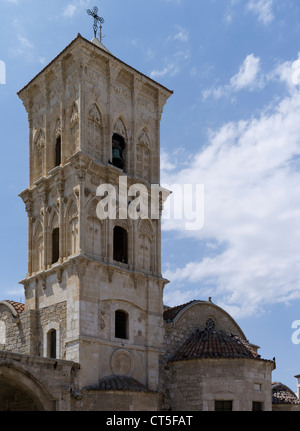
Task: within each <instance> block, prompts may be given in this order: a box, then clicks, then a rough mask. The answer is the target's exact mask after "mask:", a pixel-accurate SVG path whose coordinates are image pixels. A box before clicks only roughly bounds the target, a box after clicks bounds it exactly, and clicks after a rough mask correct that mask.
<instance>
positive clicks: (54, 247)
mask: <svg viewBox="0 0 300 431" xmlns="http://www.w3.org/2000/svg"><path fill="white" fill-rule="evenodd" d="M48 227H49V229H48V246H47V256H48V257H49V261H48V264H50V265H52V264H54V263H57V262H58V260H59V257H60V225H59V214H58V212H57V210H56V208H53V210H52V212H51V214H50V217H49V223H48Z"/></svg>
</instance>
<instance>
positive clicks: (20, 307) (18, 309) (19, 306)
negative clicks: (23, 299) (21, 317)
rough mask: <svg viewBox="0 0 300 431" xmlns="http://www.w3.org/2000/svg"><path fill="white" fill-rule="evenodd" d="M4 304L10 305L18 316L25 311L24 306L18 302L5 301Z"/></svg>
mask: <svg viewBox="0 0 300 431" xmlns="http://www.w3.org/2000/svg"><path fill="white" fill-rule="evenodd" d="M4 302H7V303H8V304H10V305H12V306H13V307H14V309H15V310H16V312H17V313H18V314H21V313H23V311H24V310H25V305H24V304H21V303H20V302H15V301H10V300H8V299H6V300H5V301H4Z"/></svg>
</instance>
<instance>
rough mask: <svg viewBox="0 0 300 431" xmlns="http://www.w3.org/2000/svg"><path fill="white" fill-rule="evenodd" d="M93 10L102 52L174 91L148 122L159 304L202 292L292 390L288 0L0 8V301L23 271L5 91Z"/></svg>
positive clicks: (293, 169) (296, 347) (295, 232)
mask: <svg viewBox="0 0 300 431" xmlns="http://www.w3.org/2000/svg"><path fill="white" fill-rule="evenodd" d="M95 5H97V7H98V8H99V14H100V15H101V16H102V17H103V18H104V19H105V24H104V25H103V35H104V39H103V44H104V45H105V46H106V47H107V48H108V49H109V50H110V51H111V52H112V53H113V54H114V55H115V56H116V57H118V58H119V59H121V60H122V61H124V62H125V63H127V64H129V65H131V66H132V67H134V68H135V69H138V70H140V71H141V72H142V73H144V74H145V75H147V76H149V77H151V78H152V79H154V80H156V81H158V82H159V83H161V84H162V85H164V86H166V87H167V88H169V89H171V90H172V91H174V94H173V95H172V97H171V98H170V99H169V100H168V102H167V104H166V106H165V108H164V112H163V116H162V123H161V161H162V163H161V168H162V172H161V181H162V184H163V185H165V186H168V187H169V188H170V189H171V190H173V191H174V190H175V192H174V193H173V195H172V197H171V198H170V200H169V201H168V202H167V203H166V209H165V214H166V215H165V216H164V220H163V232H162V270H163V276H164V277H165V278H167V279H168V280H170V283H169V284H168V285H167V287H166V288H165V295H164V301H165V303H166V304H167V305H169V306H174V305H178V304H182V303H185V302H188V301H191V300H193V299H200V300H207V299H208V297H211V298H212V301H213V303H215V304H216V305H218V306H220V307H222V308H224V309H225V310H226V311H227V312H228V313H230V314H231V315H232V316H233V317H234V319H235V320H236V321H237V323H238V324H239V325H240V327H241V328H242V330H243V332H244V333H245V334H246V337H247V338H248V339H249V341H250V342H251V343H253V344H256V345H258V346H260V350H259V352H260V354H261V355H262V357H263V358H265V359H272V358H273V357H275V358H276V366H277V368H276V370H275V371H274V372H273V380H274V381H281V382H282V383H284V384H286V385H287V386H289V387H290V388H291V389H292V390H296V379H295V377H294V376H295V375H296V374H300V360H299V358H300V344H298V342H299V341H300V335H298V333H297V328H298V327H300V283H299V280H300V262H299V258H300V223H299V221H300V3H299V0H151V2H149V1H145V0H127V1H124V0H102V1H98V0H95V1H94V2H90V1H85V0H74V1H70V0H59V1H58V0H52V1H51V2H46V1H44V0H42V1H41V0H39V1H37V0H0V11H1V13H0V112H1V117H0V125H1V129H0V130H1V150H2V153H1V154H2V168H1V171H0V175H1V183H2V185H3V187H2V189H1V198H2V203H1V212H0V217H1V219H0V235H1V236H0V237H1V244H2V247H1V249H0V261H1V269H2V270H1V280H0V299H12V300H15V301H21V302H23V301H24V293H23V287H22V286H21V285H20V284H19V281H20V280H22V279H23V278H25V277H26V274H27V214H26V212H25V208H24V204H23V202H22V201H21V199H20V198H19V197H18V194H19V193H20V192H21V191H23V190H24V189H26V188H27V186H28V122H27V114H26V112H25V109H24V107H23V105H22V102H21V101H20V100H19V98H18V96H17V94H16V93H17V91H19V90H20V89H21V88H23V86H24V85H26V84H27V82H29V81H30V80H31V79H32V78H33V77H34V76H35V75H36V74H37V73H38V72H39V71H40V70H41V69H42V68H44V67H45V66H46V65H47V64H48V63H49V62H50V61H51V60H52V59H53V58H54V57H56V55H57V54H58V53H60V52H61V51H62V50H63V49H64V48H65V47H66V46H67V45H68V44H69V43H70V42H71V41H72V40H73V39H74V38H75V37H76V36H77V34H78V33H80V34H81V35H82V36H83V37H85V38H87V39H89V40H91V39H92V38H93V30H92V24H93V22H92V20H91V18H90V17H89V16H88V15H87V13H86V9H87V8H90V9H92V8H93V7H94V6H95ZM4 72H5V73H4ZM185 185H188V186H190V188H188V189H184V187H185ZM197 186H199V187H197ZM182 190H185V194H182ZM186 190H189V192H187V191H186ZM182 196H183V197H184V198H185V197H186V198H187V200H186V201H185V200H184V198H183V203H184V204H185V206H184V207H181V202H180V197H182ZM191 203H193V205H194V206H193V210H195V211H196V210H197V211H198V212H197V214H199V215H200V219H199V220H200V222H199V223H198V224H197V223H196V225H195V226H194V228H193V229H190V228H187V226H188V225H187V222H188V221H191V220H190V216H191V213H188V211H187V213H185V209H186V208H191V211H192V207H191ZM182 208H183V209H182ZM180 209H181V210H182V211H181V214H183V215H185V216H186V217H185V218H184V217H181V218H180ZM176 211H177V212H176ZM175 214H176V215H175ZM178 214H179V216H178ZM172 215H173V217H172ZM192 224H193V223H192ZM298 321H299V322H298Z"/></svg>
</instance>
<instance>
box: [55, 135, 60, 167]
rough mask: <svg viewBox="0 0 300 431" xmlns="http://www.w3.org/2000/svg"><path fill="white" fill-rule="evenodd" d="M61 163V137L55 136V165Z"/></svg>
mask: <svg viewBox="0 0 300 431" xmlns="http://www.w3.org/2000/svg"><path fill="white" fill-rule="evenodd" d="M60 164H61V137H60V136H58V137H57V138H56V144H55V167H56V166H60Z"/></svg>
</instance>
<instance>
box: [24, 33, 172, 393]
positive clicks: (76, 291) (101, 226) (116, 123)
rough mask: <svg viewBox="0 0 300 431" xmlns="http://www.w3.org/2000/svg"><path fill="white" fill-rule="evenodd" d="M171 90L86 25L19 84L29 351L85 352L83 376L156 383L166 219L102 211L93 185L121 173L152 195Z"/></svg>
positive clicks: (79, 358)
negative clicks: (25, 155)
mask: <svg viewBox="0 0 300 431" xmlns="http://www.w3.org/2000/svg"><path fill="white" fill-rule="evenodd" d="M171 94H172V92H171V91H170V90H168V89H167V88H165V87H163V86H162V85H160V84H158V83H156V82H155V81H153V80H151V79H150V78H148V77H146V76H145V75H143V74H142V73H140V72H138V71H137V70H135V69H133V68H132V67H130V66H128V65H127V64H125V63H124V62H122V61H121V60H119V59H117V58H116V57H115V56H113V55H112V54H111V53H110V52H109V51H108V50H107V49H106V48H105V47H104V46H103V45H102V43H101V42H100V41H99V40H98V39H96V38H94V39H93V40H92V41H91V42H90V41H88V40H86V39H85V38H83V37H82V36H81V35H80V34H78V36H77V37H76V38H75V39H74V40H73V41H72V42H71V43H70V44H69V45H68V46H67V47H66V48H65V49H64V50H63V51H62V52H61V53H60V54H59V55H58V56H57V57H56V58H55V59H54V60H53V61H52V62H51V63H50V64H49V65H48V66H46V67H45V68H44V69H43V70H42V71H41V72H40V73H39V74H38V75H37V76H36V77H35V78H34V79H33V80H32V81H31V82H29V84H27V85H26V86H25V87H24V88H23V89H22V90H21V91H20V92H19V93H18V95H19V97H20V98H21V99H22V101H23V103H24V106H25V108H26V111H27V113H28V120H29V187H28V188H27V189H26V190H25V191H23V192H22V193H21V194H20V196H21V198H22V199H23V201H24V203H25V205H26V211H27V214H28V274H27V277H26V279H24V280H23V281H22V282H21V283H22V284H23V285H24V288H25V307H26V309H27V310H32V311H35V313H34V315H35V318H34V319H33V322H32V326H31V327H32V332H31V348H30V349H31V350H30V353H31V354H33V355H39V356H43V357H53V358H55V357H56V358H58V359H66V360H71V361H75V362H78V363H79V364H80V367H81V369H80V386H81V388H83V387H86V386H89V385H95V384H97V382H98V381H99V380H101V379H103V378H105V377H107V376H126V377H128V378H132V379H134V380H135V381H138V382H139V383H141V384H142V385H143V386H144V387H145V388H146V389H147V390H148V391H156V390H157V387H158V368H159V364H158V363H159V355H160V354H161V352H162V346H163V289H164V286H165V284H166V282H167V281H166V280H164V279H163V278H162V275H161V254H160V253H161V252H160V249H161V220H160V217H158V218H156V219H152V218H151V217H150V215H149V217H148V218H138V219H131V218H130V217H125V216H124V214H123V215H122V216H121V210H120V207H119V206H118V205H119V204H120V202H119V200H118V199H119V198H117V207H116V218H109V217H108V218H107V219H99V217H98V215H97V206H98V204H99V200H100V197H99V196H98V195H97V190H98V187H99V186H100V185H102V184H110V185H113V186H115V187H118V185H119V182H120V177H121V178H122V179H123V181H124V180H126V184H127V185H126V187H127V190H129V188H130V187H131V186H132V185H134V184H137V183H138V184H139V185H143V186H144V189H145V190H147V191H149V196H150V190H151V185H152V184H159V183H160V122H161V115H162V111H163V107H164V105H165V103H166V101H167V99H168V98H169V97H170V96H171ZM132 199H133V196H131V197H130V196H128V201H127V205H130V200H132ZM125 206H126V205H125ZM123 210H124V202H123Z"/></svg>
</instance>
